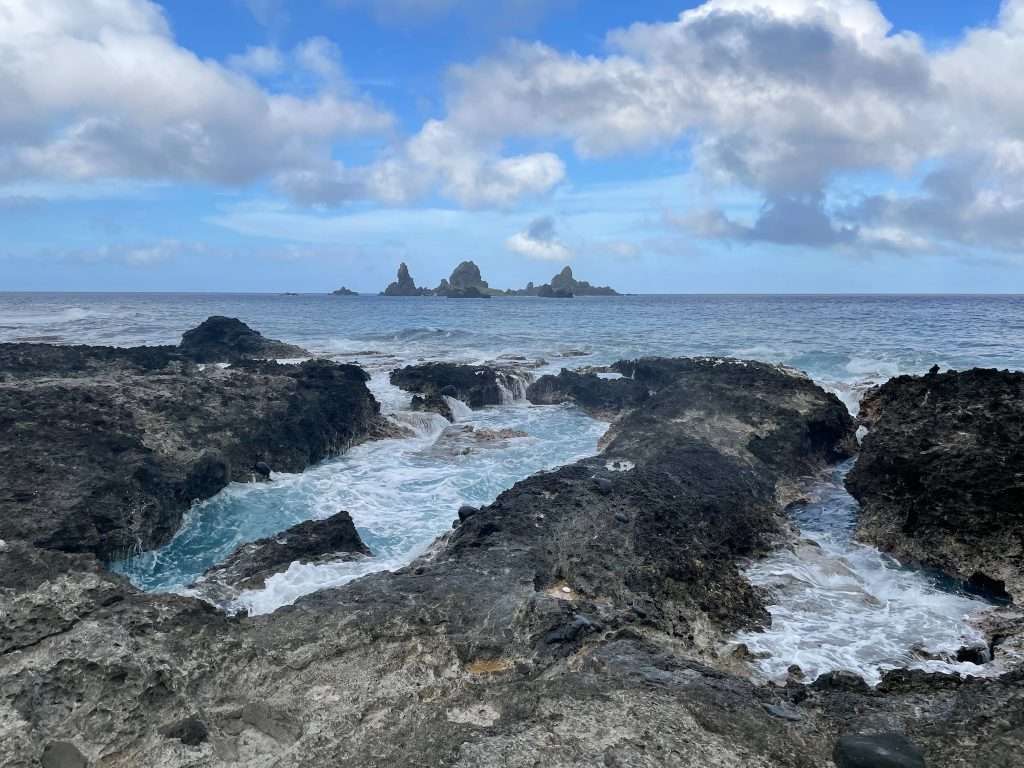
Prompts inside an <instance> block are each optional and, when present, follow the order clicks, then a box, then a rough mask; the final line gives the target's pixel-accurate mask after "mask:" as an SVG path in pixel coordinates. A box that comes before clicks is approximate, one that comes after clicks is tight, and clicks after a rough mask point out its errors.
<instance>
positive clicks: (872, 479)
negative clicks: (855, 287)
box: [846, 369, 1024, 602]
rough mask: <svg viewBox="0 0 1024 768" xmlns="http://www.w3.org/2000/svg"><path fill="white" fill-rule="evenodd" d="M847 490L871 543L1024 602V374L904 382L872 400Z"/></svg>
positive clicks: (974, 373)
mask: <svg viewBox="0 0 1024 768" xmlns="http://www.w3.org/2000/svg"><path fill="white" fill-rule="evenodd" d="M861 420H862V422H863V423H864V424H865V425H866V426H867V427H868V428H869V432H868V434H867V436H866V437H865V439H864V444H863V447H862V450H861V455H860V458H859V459H858V461H857V465H856V466H855V467H854V469H853V471H851V472H850V474H849V476H848V477H847V480H846V484H847V487H848V488H849V490H850V493H852V494H853V495H854V496H855V497H856V498H857V500H858V501H860V503H861V506H862V508H863V512H862V514H861V517H860V521H859V527H858V533H859V535H860V537H861V538H863V539H864V540H865V541H869V542H871V543H873V544H875V545H877V546H878V547H880V548H882V549H884V550H886V551H888V552H891V553H893V554H894V555H896V556H897V557H899V558H901V559H903V560H906V561H907V562H916V563H923V564H925V565H928V566H931V567H934V568H938V569H940V570H942V571H944V572H945V573H947V574H949V575H950V576H952V577H954V578H957V579H962V580H964V581H969V582H972V583H973V584H974V585H975V586H977V587H979V588H981V589H983V590H986V591H990V592H996V593H999V592H1003V591H1004V590H1005V592H1006V593H1008V594H1009V595H1011V596H1012V597H1013V598H1014V600H1015V601H1017V602H1020V601H1022V600H1024V374H1021V373H1009V372H1006V371H994V370H978V369H976V370H971V371H964V372H960V373H958V372H956V371H950V372H948V373H937V372H935V373H932V374H929V375H927V376H901V377H899V378H897V379H893V380H892V381H890V382H888V383H886V384H884V385H882V386H881V387H879V388H876V389H874V390H872V391H871V392H869V393H868V394H867V395H865V397H864V400H863V403H862V406H861Z"/></svg>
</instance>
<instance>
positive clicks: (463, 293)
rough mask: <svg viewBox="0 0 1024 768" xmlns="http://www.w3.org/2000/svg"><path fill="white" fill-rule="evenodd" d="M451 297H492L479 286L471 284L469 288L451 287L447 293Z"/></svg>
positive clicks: (445, 294)
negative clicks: (475, 286)
mask: <svg viewBox="0 0 1024 768" xmlns="http://www.w3.org/2000/svg"><path fill="white" fill-rule="evenodd" d="M444 296H446V297H447V298H449V299H489V298H491V294H490V293H484V292H482V291H481V290H480V289H479V288H474V287H473V286H470V287H469V288H449V289H448V290H447V291H446V292H445V293H444Z"/></svg>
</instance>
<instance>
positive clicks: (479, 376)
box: [391, 363, 527, 416]
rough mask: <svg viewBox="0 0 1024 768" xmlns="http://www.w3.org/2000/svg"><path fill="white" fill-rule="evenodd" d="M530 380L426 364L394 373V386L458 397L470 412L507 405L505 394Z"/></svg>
mask: <svg viewBox="0 0 1024 768" xmlns="http://www.w3.org/2000/svg"><path fill="white" fill-rule="evenodd" d="M526 376H527V375H526V374H515V373H511V372H508V371H501V370H498V369H496V368H492V367H489V366H474V365H456V364H454V363H422V364H420V365H409V366H406V367H405V368H399V369H397V370H394V371H392V372H391V383H392V384H394V385H395V386H396V387H400V388H402V389H404V390H405V391H406V392H413V393H415V394H418V395H423V396H424V397H427V398H430V397H434V398H437V397H441V396H448V397H454V398H456V399H458V400H462V401H463V402H464V403H466V404H467V405H468V406H469V407H470V408H483V407H484V406H486V405H500V404H501V403H502V402H504V397H505V394H504V393H505V392H512V391H514V390H515V388H516V387H517V386H521V384H520V382H521V381H524V380H525V378H526ZM449 416H450V411H449Z"/></svg>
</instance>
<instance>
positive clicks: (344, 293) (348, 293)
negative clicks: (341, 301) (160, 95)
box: [331, 285, 359, 296]
mask: <svg viewBox="0 0 1024 768" xmlns="http://www.w3.org/2000/svg"><path fill="white" fill-rule="evenodd" d="M358 295H359V294H358V293H356V292H355V291H351V290H349V289H348V288H346V287H345V286H344V285H343V286H341V288H339V289H338V290H336V291H331V296H358Z"/></svg>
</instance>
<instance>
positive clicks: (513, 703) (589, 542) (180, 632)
mask: <svg viewBox="0 0 1024 768" xmlns="http://www.w3.org/2000/svg"><path fill="white" fill-rule="evenodd" d="M679 368H680V374H679V378H678V380H677V381H665V382H662V383H661V384H659V386H658V387H657V393H656V394H655V395H653V396H652V397H651V398H650V399H649V401H648V402H645V403H644V404H642V405H641V406H639V407H638V408H637V409H636V410H634V411H633V412H632V413H630V414H629V415H627V416H626V417H624V418H623V419H622V420H621V421H620V422H619V423H618V425H617V426H616V429H615V434H614V435H612V436H611V438H610V440H609V441H608V446H607V448H606V455H602V456H600V457H594V458H590V459H585V460H582V461H580V462H577V463H575V464H573V465H570V466H567V467H562V468H560V469H557V470H554V471H551V472H543V473H538V474H536V475H533V476H531V477H529V478H527V479H526V480H524V481H522V482H520V483H517V484H516V485H515V486H514V487H513V488H511V489H509V490H508V491H506V492H505V493H502V494H501V495H500V496H499V497H498V498H497V499H496V500H495V501H494V503H492V504H490V505H488V506H487V507H486V508H485V509H484V510H481V513H480V514H477V515H473V516H471V517H469V518H468V519H466V520H465V522H464V523H463V524H462V525H460V526H459V528H458V529H457V530H455V531H454V532H451V533H448V534H447V535H446V536H444V537H442V538H441V539H439V540H438V541H437V542H435V544H434V545H433V546H432V547H430V548H429V550H428V551H427V552H425V553H424V554H423V555H422V556H421V557H419V558H418V559H417V560H415V561H414V562H413V563H411V564H410V565H409V566H408V567H405V568H400V569H398V570H395V571H391V572H382V573H376V574H373V575H370V576H367V577H364V578H361V579H357V580H356V581H354V582H351V583H349V584H347V585H345V586H343V587H339V588H336V589H329V590H323V591H320V592H317V593H315V594H311V595H308V596H306V597H304V598H302V599H300V600H298V601H297V602H296V603H295V604H294V605H290V606H288V607H285V608H282V609H281V610H279V611H277V612H276V613H274V614H272V615H268V616H253V617H247V616H243V617H230V618H229V617H225V616H224V615H223V614H221V613H219V612H217V611H215V610H213V609H212V608H210V607H209V606H206V605H204V604H202V603H200V602H198V601H196V600H190V599H188V598H184V597H180V596H177V595H143V594H139V593H136V592H134V591H132V590H130V589H126V591H125V595H124V597H123V598H122V599H121V600H119V601H117V602H114V603H112V604H109V605H102V604H101V603H102V600H97V601H90V599H89V598H87V597H83V599H82V600H78V598H77V597H76V596H77V595H79V594H83V595H84V593H85V592H86V591H87V590H86V589H85V586H86V585H87V584H90V583H93V582H94V580H95V579H96V577H97V576H98V574H95V573H88V572H86V571H76V572H75V574H74V578H73V579H71V580H67V579H66V580H65V581H64V582H62V583H60V584H59V585H56V586H55V585H53V584H52V583H51V582H50V581H48V580H47V577H46V576H45V574H44V573H42V572H41V571H37V573H36V575H35V576H34V577H33V578H32V579H30V580H27V581H26V586H25V588H24V589H23V590H21V589H20V588H19V590H18V591H17V594H16V596H15V599H16V600H17V601H18V603H19V605H24V611H25V612H24V613H22V614H19V615H20V616H26V617H29V618H27V619H25V621H29V622H30V621H31V616H32V615H38V613H35V614H33V613H32V612H31V611H29V610H28V607H27V606H28V604H29V603H31V604H33V605H35V606H41V605H48V606H50V610H52V611H55V612H56V613H58V614H61V613H62V612H63V611H64V610H65V608H66V607H68V606H70V611H69V612H68V614H67V615H65V616H63V620H64V621H65V622H66V623H65V624H64V625H61V626H62V628H57V627H53V629H54V632H52V633H51V632H48V633H47V634H45V635H43V636H40V635H38V634H35V640H34V641H33V642H32V643H31V644H29V645H24V646H20V647H19V648H18V649H17V651H16V652H14V653H9V654H4V655H3V660H2V661H0V690H3V692H4V695H3V697H0V722H2V723H7V724H11V727H4V728H0V749H2V750H3V752H2V754H3V755H4V761H5V768H6V766H7V765H10V766H11V768H28V767H29V766H35V765H36V764H37V763H38V759H39V755H40V753H41V751H42V745H45V744H47V743H49V742H50V741H52V740H55V739H72V740H74V741H76V742H77V743H81V744H89V745H95V749H96V751H97V753H102V754H103V755H107V756H115V755H116V761H117V762H118V764H123V765H160V766H162V768H179V767H183V766H186V765H191V764H194V763H195V762H196V753H195V752H194V751H192V750H187V749H184V748H180V747H179V746H178V745H173V744H168V742H167V740H166V738H165V737H164V736H161V735H160V734H159V732H158V729H159V727H160V726H161V725H163V724H165V723H167V722H168V721H169V720H172V719H174V718H177V717H180V716H181V715H182V714H183V713H187V712H202V713H203V715H202V718H203V721H204V722H205V723H207V724H208V727H209V729H210V732H211V734H210V742H211V745H210V747H209V749H208V750H207V748H206V747H204V751H203V754H202V756H201V757H202V760H201V762H204V764H205V763H209V764H211V765H216V766H221V765H229V764H234V765H259V764H267V763H273V762H277V763H278V764H282V765H284V764H288V765H336V764H337V765H367V766H374V765H388V766H394V767H395V768H405V767H406V766H408V767H409V768H412V766H417V765H442V764H444V765H452V766H461V767H462V768H469V767H470V766H473V768H497V767H498V766H507V765H509V764H510V762H511V763H513V764H515V765H522V766H534V765H560V766H562V765H564V766H581V767H582V766H592V765H601V764H603V763H604V764H611V763H613V762H616V761H617V763H618V764H621V765H652V766H654V765H674V764H685V765H693V766H698V765H700V766H704V765H708V766H712V765H713V766H748V765H749V766H753V765H757V766H773V768H821V766H825V765H829V760H830V758H831V756H832V754H833V749H834V746H835V741H836V737H837V734H842V733H864V732H865V731H867V732H870V731H871V729H868V728H865V727H864V726H865V723H869V724H878V723H883V724H888V723H898V724H899V728H900V729H901V730H905V732H906V733H908V734H910V736H911V737H912V739H913V740H914V742H915V743H918V744H920V745H921V747H922V749H924V750H926V751H927V754H928V755H929V758H930V759H932V761H933V763H934V764H936V765H949V766H957V765H963V766H967V765H970V766H972V767H973V766H981V767H982V768H988V767H989V766H993V767H994V766H1007V765H1013V764H1014V761H1015V760H1017V759H1018V758H1019V738H1018V735H1019V729H1020V727H1021V721H1020V717H1019V716H1018V713H1019V712H1021V711H1022V710H1021V707H1020V696H1021V690H1022V689H1021V682H1022V680H1021V677H1020V676H1019V675H1018V676H1016V677H1015V676H1013V675H1008V676H1006V677H1005V678H999V679H996V680H984V681H981V680H964V681H960V682H958V683H957V684H956V686H949V685H946V684H944V683H943V684H940V683H939V682H938V681H936V680H933V679H931V678H927V679H926V678H916V677H915V678H914V679H913V680H912V681H911V680H910V679H909V678H908V680H907V681H906V682H905V683H903V684H900V685H896V684H893V685H892V686H891V687H890V688H889V689H887V690H880V689H878V690H862V689H860V688H855V689H853V690H848V689H843V688H837V689H831V688H830V689H823V690H814V689H810V690H807V689H805V688H804V687H803V686H798V687H794V688H789V687H787V688H786V689H775V688H771V687H767V686H761V685H757V684H755V683H753V682H752V681H750V680H748V679H745V678H743V677H741V676H737V675H735V674H731V673H730V672H729V669H730V668H731V667H730V665H729V664H727V663H725V662H726V661H728V660H723V659H720V658H719V657H718V651H719V649H721V648H722V647H723V646H725V645H726V641H727V639H728V638H729V637H731V636H732V635H731V634H730V633H731V632H732V631H733V630H735V629H736V628H737V627H740V626H742V627H751V626H757V625H758V623H759V622H761V623H763V622H766V621H767V620H768V615H767V612H766V611H765V610H764V605H763V604H762V596H761V595H760V594H759V593H758V591H757V590H754V589H753V588H752V587H751V586H750V584H749V582H748V581H747V580H746V579H745V578H744V576H743V571H742V568H743V567H744V565H745V564H746V563H747V562H748V561H749V558H751V557H756V556H757V555H758V554H760V553H762V552H765V551H767V550H769V549H770V548H772V547H774V546H775V544H776V543H777V542H778V540H779V538H780V537H783V538H784V537H785V536H786V532H787V521H786V518H785V515H784V514H783V513H782V511H781V506H780V504H779V499H778V496H779V489H780V488H784V487H787V486H788V485H789V484H791V483H793V482H795V480H796V479H797V478H798V477H799V476H800V475H801V474H803V473H804V472H805V471H807V470H808V468H820V467H822V465H823V464H825V463H826V462H827V461H829V457H830V456H832V455H834V452H835V446H836V445H837V444H841V443H842V442H843V439H844V434H843V432H842V428H841V424H842V422H841V420H830V419H827V418H824V415H825V412H826V411H828V410H829V409H831V408H833V407H837V408H841V407H842V406H841V405H836V404H835V403H833V401H832V400H831V399H830V398H829V397H828V396H827V395H825V393H824V392H822V391H821V390H820V389H816V388H808V387H806V386H805V385H804V384H803V383H800V381H799V380H798V379H796V378H794V379H792V385H791V386H792V388H791V389H790V388H787V387H786V386H785V381H786V379H780V380H778V381H775V380H774V377H775V374H774V373H769V372H766V373H765V374H764V375H765V376H766V377H771V379H772V381H764V380H761V379H759V378H757V377H754V378H753V380H745V379H743V378H742V377H740V376H738V375H737V374H735V373H734V372H732V371H730V370H728V369H723V368H722V367H721V366H718V367H714V366H712V367H711V368H709V369H706V368H705V367H704V366H702V365H697V366H694V368H693V370H692V371H687V370H686V367H685V366H682V365H681V366H680V367H679ZM716 371H717V373H716ZM716 377H717V378H716ZM694 389H698V390H703V391H704V392H705V394H706V396H705V398H704V399H703V400H700V399H693V398H692V397H691V394H692V392H693V390H694ZM751 391H753V392H754V393H755V395H754V396H759V397H761V398H762V399H764V400H766V402H765V403H764V404H762V405H756V404H754V403H752V402H750V401H749V400H748V395H749V394H750V393H751ZM769 391H770V392H772V393H773V394H771V395H768V394H767V393H768V392H769ZM756 393H760V394H759V395H758V394H756ZM801 420H802V424H803V426H802V428H801V427H800V423H801ZM822 423H826V424H836V425H840V428H839V429H838V430H837V431H836V432H834V433H832V434H831V439H830V440H829V439H825V438H824V435H822V434H821V432H820V431H819V430H820V429H821V426H820V425H821V424H822ZM811 425H818V426H814V427H813V428H812V427H811ZM720 427H721V428H720ZM778 431H781V434H779V435H777V434H776V432H778ZM808 434H814V435H816V437H815V439H808V440H803V439H799V436H801V435H803V436H807V435H808ZM755 438H756V439H757V440H761V441H769V442H773V444H774V445H775V446H776V447H777V453H776V454H774V455H771V456H767V455H766V454H763V453H762V452H761V451H760V450H759V449H758V448H757V447H756V443H755V447H754V448H752V447H751V441H752V440H755ZM762 456H766V457H765V458H762ZM609 461H613V462H620V463H622V464H624V465H625V464H626V463H628V464H629V465H630V466H631V469H630V470H629V471H626V472H622V473H621V474H618V475H616V476H615V493H614V494H612V495H610V496H604V495H602V494H599V493H595V492H594V486H593V480H592V478H593V477H594V476H595V474H600V473H603V472H607V471H608V470H607V469H605V467H606V466H607V462H609ZM243 466H246V467H251V466H252V462H251V461H250V462H249V463H247V464H245V465H243ZM275 466H277V464H276V463H275ZM618 512H627V513H628V514H629V516H630V517H631V519H632V520H633V521H634V522H633V524H631V525H629V526H623V525H621V524H619V523H618V522H617V521H616V520H615V514H616V513H618ZM8 543H9V544H11V542H10V541H9V542H8ZM15 544H17V545H23V542H16V543H15ZM57 554H59V553H57ZM61 557H63V558H71V557H72V556H69V555H61ZM61 565H63V564H61ZM0 582H2V578H0ZM35 582H37V583H35ZM31 583H35V586H29V584H31ZM0 588H2V587H0ZM4 596H5V597H6V593H4ZM80 606H81V611H80V610H79V607H80ZM90 606H92V607H90ZM33 610H34V611H35V610H37V609H33ZM80 615H81V616H84V619H83V618H80V617H79V616H80ZM16 621H17V622H18V625H19V628H20V629H19V631H22V632H24V634H25V636H26V637H27V636H28V635H29V634H30V633H29V631H28V626H27V625H26V624H24V623H23V621H22V619H20V618H19V619H16ZM2 628H4V624H3V623H0V629H2ZM546 639H550V640H551V641H552V642H546ZM733 664H735V661H733ZM886 680H890V678H889V677H888V676H887V678H886ZM883 682H884V681H883ZM801 695H802V696H805V699H803V701H806V704H800V706H799V707H798V706H797V703H798V702H799V701H801V699H800V696H801ZM768 707H777V708H780V709H779V711H777V712H773V711H770V710H769V709H768ZM71 708H73V713H74V716H73V717H69V715H68V711H69V709H71ZM795 712H798V713H799V715H800V718H799V719H792V718H791V716H792V715H793V714H794V713H795ZM780 714H781V715H786V716H780ZM886 727H887V728H893V727H894V726H893V725H886ZM879 730H881V729H879ZM964 734H969V735H970V738H965V737H964ZM214 735H216V738H214ZM90 748H93V747H92V746H91V747H90ZM933 756H934V757H933Z"/></svg>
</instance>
